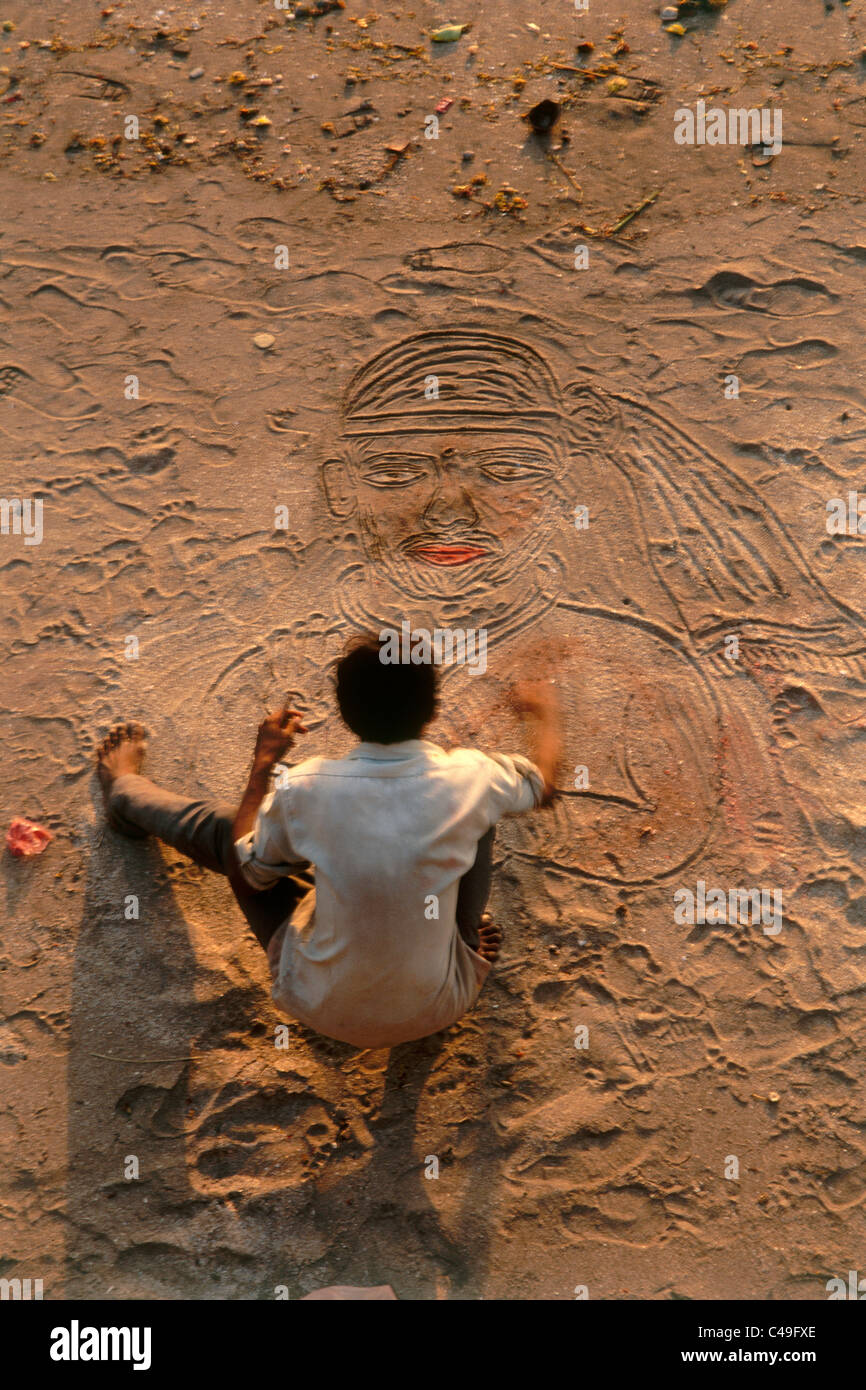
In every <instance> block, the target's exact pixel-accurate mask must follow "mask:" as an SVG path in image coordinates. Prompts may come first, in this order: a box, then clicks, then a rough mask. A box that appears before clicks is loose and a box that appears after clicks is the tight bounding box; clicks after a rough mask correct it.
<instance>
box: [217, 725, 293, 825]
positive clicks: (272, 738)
mask: <svg viewBox="0 0 866 1390" xmlns="http://www.w3.org/2000/svg"><path fill="white" fill-rule="evenodd" d="M303 717H304V716H303V715H302V714H301V713H300V711H299V710H296V709H289V708H288V706H286V707H285V708H284V709H281V710H275V712H274V713H273V714H269V715H268V716H267V718H266V719H263V720H262V722H261V724H260V725H259V732H258V737H257V738H256V749H255V753H254V754H253V765H252V768H251V769H250V775H249V779H248V781H247V785H246V790H245V792H244V794H243V796H242V797H241V803H240V805H239V807H238V809H237V814H236V815H235V819H234V825H233V827H232V837H233V839H235V840H240V839H242V838H243V836H244V835H247V834H248V833H249V831H250V830H252V828H253V826H254V825H255V823H256V815H257V814H258V809H259V807H260V806H261V804H262V802H263V801H264V799H265V797H266V795H267V792H268V784H269V782H270V777H271V773H272V772H273V769H274V765H275V764H276V763H278V762H279V761H280V760H281V759H282V758H283V757H284V755H285V754H286V753H287V752H288V750H289V749H290V748H293V747H294V744H295V734H305V733H306V732H307V730H306V728H305V727H304V725H303V724H302V723H301V720H302V719H303Z"/></svg>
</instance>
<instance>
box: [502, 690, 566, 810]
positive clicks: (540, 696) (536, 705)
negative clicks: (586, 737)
mask: <svg viewBox="0 0 866 1390" xmlns="http://www.w3.org/2000/svg"><path fill="white" fill-rule="evenodd" d="M511 702H512V704H513V706H514V708H515V709H516V710H517V711H518V713H519V714H522V715H523V717H524V718H525V719H526V720H527V722H529V723H530V744H531V753H530V756H531V757H532V761H533V762H534V763H535V765H536V767H537V768H538V769H539V771H540V772H541V775H542V777H543V778H544V796H543V797H542V799H541V804H542V806H547V805H548V804H549V802H551V801H552V800H553V798H554V796H555V795H556V780H557V774H558V772H559V765H560V763H561V761H562V708H561V706H560V703H559V695H558V693H557V690H556V688H555V686H553V685H544V684H542V683H541V682H540V681H521V682H519V684H517V685H515V686H512V688H511Z"/></svg>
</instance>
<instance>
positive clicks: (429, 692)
mask: <svg viewBox="0 0 866 1390" xmlns="http://www.w3.org/2000/svg"><path fill="white" fill-rule="evenodd" d="M382 647H383V643H382V642H381V641H380V640H379V638H378V637H377V636H376V634H375V633H372V632H365V633H361V634H360V635H358V636H357V637H353V638H352V639H351V640H350V641H349V643H348V645H347V646H346V649H345V651H344V653H343V655H342V656H341V657H340V660H339V661H338V662H337V669H336V687H337V705H338V707H339V710H340V715H341V717H342V720H343V723H344V724H346V725H347V726H348V727H349V728H350V729H351V730H352V733H353V734H357V736H358V738H360V739H361V740H362V741H363V742H365V743H400V742H401V741H402V740H403V739H409V738H420V736H421V730H422V729H423V728H424V725H425V724H429V723H430V720H431V719H433V717H434V716H435V714H436V705H437V697H438V692H439V675H438V672H437V670H436V667H435V666H434V665H433V663H432V662H430V661H425V662H422V663H420V664H418V665H415V664H414V663H411V662H409V663H406V664H405V665H404V664H403V663H402V662H388V661H383V660H382Z"/></svg>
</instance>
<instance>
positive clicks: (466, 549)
mask: <svg viewBox="0 0 866 1390" xmlns="http://www.w3.org/2000/svg"><path fill="white" fill-rule="evenodd" d="M408 553H409V554H410V555H414V556H415V557H416V559H418V560H426V561H427V563H428V565H468V564H469V563H470V561H472V560H478V559H480V558H481V556H482V555H486V554H487V551H486V550H485V548H484V547H483V546H481V545H413V546H412V547H411V548H410V549H409V551H408Z"/></svg>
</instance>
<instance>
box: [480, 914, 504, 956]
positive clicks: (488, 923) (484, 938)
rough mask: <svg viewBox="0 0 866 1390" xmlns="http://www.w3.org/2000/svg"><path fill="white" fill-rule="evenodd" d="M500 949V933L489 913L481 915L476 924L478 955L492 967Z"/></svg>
mask: <svg viewBox="0 0 866 1390" xmlns="http://www.w3.org/2000/svg"><path fill="white" fill-rule="evenodd" d="M501 947H502V931H501V929H500V928H499V927H497V925H496V923H495V922H494V921H493V918H492V917H491V916H490V913H489V912H485V913H483V914H482V917H481V921H480V922H479V924H478V954H479V956H481V957H482V959H484V960H487V961H489V962H490V964H491V965H492V964H493V962H494V961H495V960H496V957H497V956H498V955H499V952H500V949H501Z"/></svg>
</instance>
